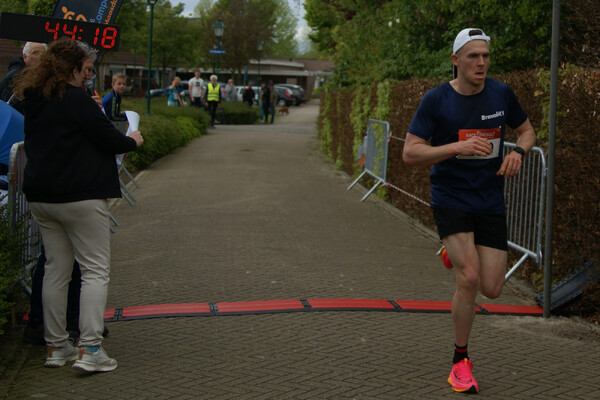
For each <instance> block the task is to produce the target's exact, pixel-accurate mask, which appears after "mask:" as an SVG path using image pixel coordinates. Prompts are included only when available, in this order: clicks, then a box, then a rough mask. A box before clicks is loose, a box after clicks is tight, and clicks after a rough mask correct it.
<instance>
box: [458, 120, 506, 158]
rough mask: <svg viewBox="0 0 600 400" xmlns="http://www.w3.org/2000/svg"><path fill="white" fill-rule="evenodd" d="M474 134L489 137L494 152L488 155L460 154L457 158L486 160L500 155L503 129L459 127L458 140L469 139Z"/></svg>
mask: <svg viewBox="0 0 600 400" xmlns="http://www.w3.org/2000/svg"><path fill="white" fill-rule="evenodd" d="M473 136H479V137H482V138H484V139H487V140H488V142H490V144H491V145H492V152H491V153H490V154H489V155H487V156H462V155H458V156H456V158H459V159H461V160H486V159H490V158H496V157H498V154H499V152H500V139H501V138H502V129H500V128H499V127H498V128H491V129H459V130H458V140H459V141H460V142H462V141H463V140H469V139H470V138H472V137H473Z"/></svg>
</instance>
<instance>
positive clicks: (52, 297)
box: [30, 199, 110, 347]
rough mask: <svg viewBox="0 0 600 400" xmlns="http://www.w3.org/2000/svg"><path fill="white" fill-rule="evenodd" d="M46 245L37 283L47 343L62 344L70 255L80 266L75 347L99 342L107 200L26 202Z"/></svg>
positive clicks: (107, 233) (107, 229) (106, 259)
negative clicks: (41, 280)
mask: <svg viewBox="0 0 600 400" xmlns="http://www.w3.org/2000/svg"><path fill="white" fill-rule="evenodd" d="M30 207H31V211H32V213H33V216H34V217H35V219H36V221H37V222H38V224H39V225H40V232H41V233H42V240H43V242H44V247H45V249H46V259H47V261H46V265H45V268H46V272H45V274H44V283H43V287H42V303H43V306H44V330H45V339H46V343H47V345H48V346H52V347H63V346H65V345H66V342H67V338H68V336H69V335H68V333H67V329H66V327H67V320H66V311H67V297H68V289H69V281H70V280H71V271H72V269H73V259H76V260H77V261H78V262H79V265H80V267H81V299H80V307H79V309H80V310H79V330H80V337H79V345H80V346H100V345H101V344H102V331H103V329H104V308H105V307H106V296H107V293H108V282H109V278H108V274H109V271H110V221H109V214H108V201H107V200H106V199H102V200H84V201H77V202H72V203H36V202H33V203H30Z"/></svg>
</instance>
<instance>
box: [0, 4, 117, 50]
mask: <svg viewBox="0 0 600 400" xmlns="http://www.w3.org/2000/svg"><path fill="white" fill-rule="evenodd" d="M120 33H121V28H120V27H118V26H116V25H104V24H95V23H92V22H83V21H73V20H68V19H60V18H52V17H38V16H35V15H25V14H14V13H6V12H3V13H2V15H1V16H0V37H2V38H5V39H15V40H23V41H30V42H40V43H49V42H52V41H54V40H57V39H59V38H61V37H63V36H67V37H69V38H71V39H72V40H80V41H82V42H85V43H87V44H89V45H90V46H92V47H94V48H96V49H98V50H105V51H106V50H109V51H116V50H118V49H119V37H120Z"/></svg>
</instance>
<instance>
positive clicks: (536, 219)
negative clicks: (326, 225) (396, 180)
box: [348, 119, 547, 281]
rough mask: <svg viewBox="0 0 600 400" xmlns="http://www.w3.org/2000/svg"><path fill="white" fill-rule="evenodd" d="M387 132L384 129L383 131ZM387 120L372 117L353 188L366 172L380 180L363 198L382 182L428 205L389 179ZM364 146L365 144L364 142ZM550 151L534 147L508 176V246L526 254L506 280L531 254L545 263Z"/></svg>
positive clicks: (506, 148)
mask: <svg viewBox="0 0 600 400" xmlns="http://www.w3.org/2000/svg"><path fill="white" fill-rule="evenodd" d="M382 132H383V133H382ZM389 137H390V132H389V124H388V123H387V122H382V121H376V120H372V119H370V120H369V123H368V127H367V136H366V141H365V142H366V147H367V148H366V150H365V149H362V151H363V153H364V154H366V159H365V167H364V171H363V172H362V173H361V174H360V176H359V177H358V178H357V179H356V180H355V181H354V182H352V184H351V185H350V186H349V187H348V190H350V189H351V188H352V187H353V186H354V185H356V183H358V181H359V180H360V178H362V177H363V176H364V175H365V174H369V175H371V176H372V177H373V178H375V179H377V183H376V184H375V186H373V188H372V189H371V190H369V192H368V193H367V194H366V195H365V196H364V197H363V198H362V199H361V201H364V200H365V199H366V198H367V197H368V196H369V195H370V194H371V193H372V192H373V191H374V190H375V189H376V188H377V187H378V186H379V185H381V184H383V185H385V186H387V187H391V188H393V189H396V190H398V191H400V192H402V193H404V194H406V195H408V196H410V197H412V198H413V199H415V200H418V201H419V202H421V203H423V204H425V205H428V206H429V203H428V202H426V201H425V200H423V199H419V198H418V197H416V196H414V195H412V194H410V193H408V192H406V191H404V190H402V189H401V188H398V187H397V186H394V185H393V184H391V183H389V182H386V181H385V179H386V170H387V153H388V138H389ZM363 146H364V145H363ZM515 147H516V144H515V143H510V142H504V154H505V155H506V154H508V153H509V152H510V151H511V150H512V149H513V148H515ZM546 175H547V167H546V155H545V154H544V150H542V149H541V148H540V147H533V148H532V149H531V151H530V152H529V153H528V154H527V156H526V157H525V158H524V160H523V166H522V168H521V170H520V171H519V174H518V175H517V176H514V177H512V178H510V179H506V180H505V184H504V196H505V199H506V223H507V228H508V246H509V247H510V248H512V249H514V250H516V251H518V252H520V253H522V254H523V255H522V256H521V258H520V259H519V260H518V261H517V262H516V263H515V264H514V265H513V266H512V267H511V268H510V270H509V271H508V272H507V273H506V275H505V277H504V280H505V281H506V280H508V279H509V278H510V276H511V275H512V274H513V273H514V272H515V271H516V270H517V269H518V268H519V267H520V266H521V265H522V264H523V263H524V262H525V261H526V260H527V258H529V257H531V258H532V259H533V260H534V261H535V262H536V263H537V265H538V267H539V268H541V267H542V256H543V255H542V232H543V217H544V206H545V194H546Z"/></svg>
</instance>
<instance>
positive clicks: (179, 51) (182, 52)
mask: <svg viewBox="0 0 600 400" xmlns="http://www.w3.org/2000/svg"><path fill="white" fill-rule="evenodd" d="M183 9H184V5H183V4H182V3H179V4H178V5H176V6H174V7H173V6H171V2H169V1H168V0H160V1H159V2H158V3H157V4H156V6H155V7H154V25H153V40H152V59H153V60H155V59H156V60H157V62H158V63H160V65H161V66H162V77H163V83H164V84H165V85H167V84H168V82H167V76H166V70H167V67H174V68H177V67H180V66H183V65H184V64H190V63H191V62H192V60H191V56H190V55H191V52H192V46H194V45H195V44H196V42H197V37H196V36H195V35H194V31H195V30H194V27H193V25H192V24H191V22H190V20H189V19H188V18H185V17H183V16H181V15H180V14H181V13H182V12H183ZM155 57H156V58H155Z"/></svg>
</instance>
